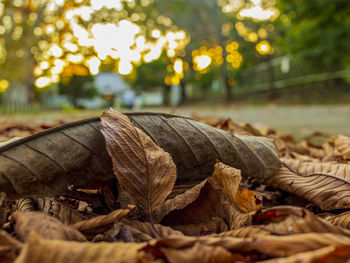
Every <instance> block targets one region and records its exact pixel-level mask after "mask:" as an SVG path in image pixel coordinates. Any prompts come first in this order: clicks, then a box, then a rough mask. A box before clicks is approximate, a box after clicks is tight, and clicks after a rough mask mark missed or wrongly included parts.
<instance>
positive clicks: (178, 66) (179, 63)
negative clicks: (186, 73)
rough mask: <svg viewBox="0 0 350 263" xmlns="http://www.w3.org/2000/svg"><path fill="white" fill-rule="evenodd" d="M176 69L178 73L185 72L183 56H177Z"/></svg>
mask: <svg viewBox="0 0 350 263" xmlns="http://www.w3.org/2000/svg"><path fill="white" fill-rule="evenodd" d="M174 71H175V72H176V73H177V74H181V73H182V72H183V61H182V59H181V58H177V59H175V62H174Z"/></svg>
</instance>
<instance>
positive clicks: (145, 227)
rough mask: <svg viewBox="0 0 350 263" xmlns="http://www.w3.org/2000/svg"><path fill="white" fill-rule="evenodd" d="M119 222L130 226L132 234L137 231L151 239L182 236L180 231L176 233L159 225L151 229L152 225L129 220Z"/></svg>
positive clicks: (124, 219)
mask: <svg viewBox="0 0 350 263" xmlns="http://www.w3.org/2000/svg"><path fill="white" fill-rule="evenodd" d="M121 222H123V223H124V224H126V225H128V226H130V227H131V228H132V231H131V232H132V233H134V232H133V231H134V230H137V231H139V232H141V233H144V234H146V235H148V236H150V237H151V238H159V234H161V236H162V237H166V236H183V235H184V234H182V233H181V232H180V231H176V230H174V229H172V228H170V227H167V226H162V225H160V224H154V227H153V226H152V224H150V223H148V222H141V221H138V220H129V219H126V218H123V219H121ZM154 228H155V229H157V231H158V233H159V234H158V233H157V232H156V231H155V230H154Z"/></svg>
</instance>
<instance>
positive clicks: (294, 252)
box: [0, 110, 350, 263]
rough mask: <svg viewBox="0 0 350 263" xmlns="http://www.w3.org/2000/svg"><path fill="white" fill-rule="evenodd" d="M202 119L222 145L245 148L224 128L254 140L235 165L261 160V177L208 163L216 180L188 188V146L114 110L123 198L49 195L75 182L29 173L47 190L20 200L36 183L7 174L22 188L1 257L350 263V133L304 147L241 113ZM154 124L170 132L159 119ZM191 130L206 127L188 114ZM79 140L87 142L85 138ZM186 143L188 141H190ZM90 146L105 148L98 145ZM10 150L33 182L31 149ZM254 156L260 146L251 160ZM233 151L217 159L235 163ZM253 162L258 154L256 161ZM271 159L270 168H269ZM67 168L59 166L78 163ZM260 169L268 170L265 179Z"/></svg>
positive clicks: (11, 192)
mask: <svg viewBox="0 0 350 263" xmlns="http://www.w3.org/2000/svg"><path fill="white" fill-rule="evenodd" d="M192 118H194V119H197V120H200V121H201V122H204V123H207V124H209V125H211V126H214V127H216V128H218V129H220V130H218V131H219V133H220V136H222V140H227V143H228V144H230V143H232V145H233V147H238V146H237V145H235V144H234V143H233V142H235V141H234V140H236V137H234V140H230V139H227V138H228V137H227V135H226V133H223V132H220V131H221V130H225V131H228V132H230V133H232V134H234V135H235V136H238V137H237V138H240V139H239V140H242V141H244V144H242V145H243V146H242V145H241V146H239V147H241V148H237V149H238V150H237V151H238V157H237V158H236V159H235V160H233V161H234V162H236V163H239V162H241V163H243V164H242V167H244V166H245V165H246V164H247V163H248V164H249V163H250V164H251V163H252V162H256V163H259V165H260V166H259V165H257V167H258V168H254V169H250V168H249V167H247V169H246V170H247V171H253V173H248V172H246V171H244V173H243V171H241V170H240V169H237V167H231V166H229V165H227V164H225V163H223V162H221V161H223V160H210V162H209V164H208V165H213V169H212V171H213V172H212V175H211V176H210V177H208V178H207V179H204V180H202V181H201V182H199V183H195V184H194V185H192V186H191V187H189V185H187V188H185V190H184V189H183V188H181V187H180V188H181V189H180V190H179V185H178V184H177V183H176V182H177V176H179V173H180V172H181V173H184V174H185V173H186V171H184V172H182V171H180V170H179V169H180V167H177V166H176V164H175V163H176V162H175V163H174V161H173V159H174V160H179V158H180V157H181V151H179V153H178V155H175V154H172V155H171V154H169V153H167V152H165V151H164V150H163V149H162V148H161V147H159V146H158V145H157V144H156V142H157V140H158V138H155V137H154V134H153V135H152V137H150V136H151V134H146V133H145V132H144V131H142V129H140V128H138V127H136V126H135V124H134V123H135V122H132V121H130V119H129V118H128V117H127V116H125V115H123V114H121V113H119V112H117V111H114V110H109V111H106V112H105V113H104V114H103V116H102V117H101V127H100V129H101V132H102V134H103V137H104V140H105V144H106V147H107V151H108V154H109V156H110V158H111V160H112V165H113V171H114V174H115V176H116V178H117V184H116V185H111V188H117V189H118V196H117V197H113V193H112V192H113V191H111V192H109V191H106V192H104V193H103V198H102V197H101V192H100V190H99V189H98V188H97V187H96V188H95V189H91V188H89V189H88V188H86V189H78V190H79V191H78V192H79V195H75V196H74V197H72V196H69V195H66V194H63V193H62V195H56V196H48V195H49V194H51V193H52V192H50V187H51V188H55V189H63V188H64V187H65V188H69V189H70V188H72V187H73V186H70V185H64V186H62V187H61V188H59V187H60V186H59V184H60V182H58V181H57V182H55V181H54V180H57V178H56V177H55V178H54V180H51V181H48V182H50V183H51V185H50V184H48V185H41V181H40V180H39V179H36V178H35V176H36V175H35V172H33V171H31V173H33V178H32V184H33V185H35V184H36V187H37V188H35V187H34V188H35V189H41V188H43V189H45V190H42V191H38V192H35V191H32V190H31V191H29V190H28V191H27V192H26V193H28V196H27V197H25V198H20V199H17V200H16V201H14V200H13V199H14V198H13V197H15V196H20V195H19V194H18V193H20V192H21V191H22V192H24V191H23V190H22V188H23V189H25V188H26V186H25V185H23V184H21V182H12V181H11V180H14V179H11V178H13V177H9V176H8V175H7V174H5V172H4V171H3V170H2V171H0V182H1V184H5V183H4V182H8V181H11V184H9V185H13V189H8V190H6V189H5V190H4V192H3V193H1V194H0V227H1V229H0V261H1V262H16V263H19V262H30V263H34V262H57V263H58V262H64V263H69V262H91V263H92V262H96V263H102V262H176V263H179V262H257V261H259V262H262V261H264V262H347V260H348V259H349V258H350V229H349V228H350V211H349V209H350V179H349V177H350V165H349V162H350V138H349V137H346V136H344V135H338V136H329V135H327V134H324V133H315V134H312V135H310V136H308V137H307V138H305V139H304V140H303V141H301V142H298V143H297V142H296V141H295V139H294V138H293V136H292V135H290V134H280V133H277V132H276V131H274V130H273V129H271V128H269V127H263V126H261V127H253V126H251V125H249V124H241V125H239V124H237V123H235V122H234V121H233V120H231V119H220V118H208V117H207V118H201V117H198V116H192ZM163 122H164V123H166V124H167V125H168V126H166V127H167V129H166V130H167V131H168V133H167V134H170V133H171V132H172V133H174V132H175V133H176V134H178V133H179V130H176V128H174V127H175V126H174V125H172V124H171V123H169V122H170V121H169V122H168V120H165V119H163ZM185 123H187V124H185ZM148 124H149V125H152V127H154V126H156V127H157V128H159V129H160V128H161V127H163V126H161V125H160V124H159V123H157V122H155V121H154V120H153V121H152V120H151V119H150V121H149V122H147V125H148ZM157 125H158V126H157ZM181 125H183V127H185V128H186V127H187V125H192V126H191V129H198V133H199V132H200V129H199V128H198V127H199V126H196V124H193V123H192V122H190V121H189V120H183V123H182V124H181ZM90 126H91V127H93V126H92V125H90ZM91 127H90V128H91ZM176 127H178V126H176ZM202 128H203V130H202V133H203V134H205V136H207V137H208V138H216V137H215V136H214V135H213V134H212V133H213V131H212V130H205V126H203V127H202ZM81 129H82V128H81ZM91 129H93V128H91ZM60 133H61V135H62V136H65V137H70V138H71V139H74V140H75V141H78V137H74V138H73V137H72V135H69V134H68V133H67V132H64V131H60ZM241 135H243V137H239V136H241ZM245 135H248V136H246V137H244V136H245ZM77 136H78V135H77ZM79 136H81V137H83V136H84V133H79ZM169 136H170V135H169ZM316 137H317V138H318V137H321V138H322V141H323V144H322V145H318V144H317V143H315V142H314V141H315V138H316ZM181 138H182V143H183V144H184V145H185V144H186V145H189V144H191V142H190V141H188V140H186V138H184V137H181ZM264 138H270V139H272V140H273V142H274V145H275V147H273V145H272V144H271V145H270V144H268V143H265V141H266V142H268V141H269V140H267V139H266V140H265V139H264ZM53 139H54V138H53V137H51V139H50V137H48V138H47V140H49V141H50V140H53ZM170 141H171V140H170ZM317 141H320V140H317ZM50 143H52V142H51V141H50ZM207 143H210V144H213V145H212V146H211V147H213V149H214V151H217V149H216V148H215V145H214V144H215V141H213V140H209V141H208V142H207ZM23 144H25V145H26V147H27V148H28V149H31V150H32V151H35V152H37V153H38V152H39V150H40V153H41V154H42V155H43V154H44V153H45V151H44V150H45V149H44V148H40V147H41V146H40V145H36V144H35V143H32V144H29V143H28V142H23ZM239 145H240V144H239ZM253 145H255V146H254V147H255V148H254V147H253ZM14 146H16V147H21V146H22V144H17V145H14ZM197 146H198V145H197ZM5 147H6V146H5ZM84 147H85V148H87V146H84ZM8 149H10V150H12V148H6V150H8ZM38 149H39V150H38ZM204 149H207V148H206V147H205V146H204V145H203V151H202V152H201V149H200V148H199V149H198V151H194V152H192V154H193V158H194V159H196V160H197V161H198V160H199V159H205V158H206V156H208V154H209V153H208V152H205V151H204ZM85 150H86V149H85ZM89 150H91V152H92V154H95V155H96V152H94V150H95V149H89ZM191 150H192V149H191ZM12 151H13V152H12V154H13V155H10V154H9V153H7V152H6V151H3V152H1V148H0V153H1V154H2V155H1V158H3V159H4V163H5V159H6V164H7V166H6V167H7V169H8V171H7V172H8V174H11V173H13V171H14V170H15V163H16V162H17V164H19V163H20V167H21V169H23V175H21V174H20V175H17V176H18V178H19V179H18V180H22V179H23V180H27V179H25V178H24V177H25V173H26V172H28V171H27V170H30V169H32V168H31V166H30V163H28V162H27V163H26V162H25V160H27V159H26V158H27V157H24V156H22V153H21V151H23V149H22V150H16V149H15V147H14V150H12ZM67 151H68V150H67ZM81 151H83V150H81ZM245 151H249V152H252V155H253V157H249V156H250V155H248V154H247V153H246V152H245ZM264 151H265V152H270V153H271V155H267V154H266V153H264ZM275 151H276V152H277V153H278V155H279V156H278V157H277V156H276V160H278V159H279V160H280V164H279V165H278V166H277V170H276V171H274V172H273V173H271V174H269V172H266V171H273V169H272V168H273V167H274V166H276V161H275V160H274V159H273V158H272V157H271V156H273V153H274V152H275ZM223 152H224V151H222V152H218V155H219V156H221V157H223V158H228V157H227V156H223ZM16 154H17V156H18V157H16ZM27 154H28V155H30V153H29V152H27ZM59 154H60V155H62V154H63V155H64V153H62V152H60V153H59ZM80 154H81V155H83V152H81V153H80ZM199 155H201V156H199ZM266 156H270V157H266ZM61 157H62V156H61ZM245 157H246V158H250V160H249V162H248V161H246V160H244V158H245ZM45 158H46V159H50V160H51V161H52V162H54V161H56V160H57V159H58V158H60V157H58V156H51V155H49V154H46V156H45ZM62 158H63V157H62ZM270 159H271V167H266V166H268V164H269V162H268V161H269V160H270ZM1 160H2V159H0V163H1ZM74 161H75V160H73V162H74ZM78 161H79V160H77V161H76V162H77V163H78ZM56 162H57V161H56ZM272 162H273V163H272ZM62 163H63V164H57V166H59V165H61V166H62V167H61V169H62V170H65V169H68V168H67V167H66V166H64V165H65V163H64V162H62ZM198 163H200V161H198ZM266 163H267V165H266ZM43 165H44V162H43ZM77 165H78V164H77ZM188 165H189V166H191V163H190V164H188ZM195 165H196V164H193V166H195ZM259 167H260V168H259ZM197 168H198V169H197V170H201V167H197ZM16 169H17V168H16ZM106 169H107V167H106ZM202 169H203V170H202V171H203V172H204V171H205V169H204V168H202ZM265 170H266V171H265ZM86 173H88V171H87V172H86ZM254 173H256V174H257V177H255V174H254ZM260 173H261V174H264V176H265V177H259V176H258V174H260ZM49 174H50V172H49V171H48V176H49ZM21 176H22V177H21ZM183 177H184V176H183ZM58 178H59V177H58ZM184 178H185V177H184ZM38 180H39V181H38ZM63 181H64V180H63V179H62V182H63ZM45 182H46V181H45ZM183 182H185V180H184V179H183V181H182V183H183ZM56 184H57V185H56ZM0 187H1V185H0ZM27 187H28V188H30V189H34V188H33V187H29V185H28V186H27ZM15 193H16V194H17V195H16V194H15ZM38 196H40V197H38ZM91 197H94V198H91Z"/></svg>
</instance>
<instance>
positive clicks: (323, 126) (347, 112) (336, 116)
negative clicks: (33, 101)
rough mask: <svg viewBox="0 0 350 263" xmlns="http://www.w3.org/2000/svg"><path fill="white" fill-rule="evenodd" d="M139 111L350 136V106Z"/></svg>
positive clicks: (30, 117)
mask: <svg viewBox="0 0 350 263" xmlns="http://www.w3.org/2000/svg"><path fill="white" fill-rule="evenodd" d="M137 111H158V112H168V113H173V114H178V115H184V116H189V115H191V114H192V113H196V114H198V115H203V116H210V115H211V116H219V117H225V118H228V117H230V118H232V119H233V120H234V121H236V122H238V123H242V122H246V123H251V124H253V125H254V124H266V125H269V126H271V127H273V128H275V129H277V130H278V131H280V132H289V133H292V134H294V135H295V136H296V137H297V138H301V137H303V136H306V135H309V134H310V133H312V132H313V131H324V132H328V133H331V134H339V133H342V134H345V135H348V136H350V104H349V105H342V106H339V105H335V106H334V105H326V106H277V105H268V106H264V107H263V106H261V107H260V106H259V107H258V106H223V105H218V106H186V107H179V108H170V107H169V108H163V107H161V108H150V109H139V110H137ZM101 113H102V110H95V111H74V112H43V113H38V114H23V115H9V116H0V122H1V121H4V120H7V121H14V122H16V121H19V122H24V123H26V122H27V123H28V122H29V123H30V122H36V123H41V122H50V121H54V120H57V119H64V120H66V121H74V120H77V119H82V118H87V117H91V116H98V115H100V114H101Z"/></svg>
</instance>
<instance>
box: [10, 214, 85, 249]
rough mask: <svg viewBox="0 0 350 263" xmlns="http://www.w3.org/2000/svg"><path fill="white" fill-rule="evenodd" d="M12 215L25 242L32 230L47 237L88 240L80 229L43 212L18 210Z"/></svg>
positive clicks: (20, 236)
mask: <svg viewBox="0 0 350 263" xmlns="http://www.w3.org/2000/svg"><path fill="white" fill-rule="evenodd" d="M12 217H13V219H14V221H15V226H14V229H15V233H16V235H17V236H18V238H19V239H20V240H21V241H24V242H26V241H27V240H28V236H29V234H30V232H36V233H37V234H38V235H40V236H41V237H43V238H46V239H61V240H75V241H86V238H85V237H84V236H83V235H82V234H81V233H80V232H79V231H78V230H76V229H74V228H72V227H70V226H66V225H64V224H63V223H62V222H60V221H59V220H58V219H56V218H54V217H51V216H48V215H46V214H44V213H42V212H20V211H16V212H14V213H13V214H12Z"/></svg>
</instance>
